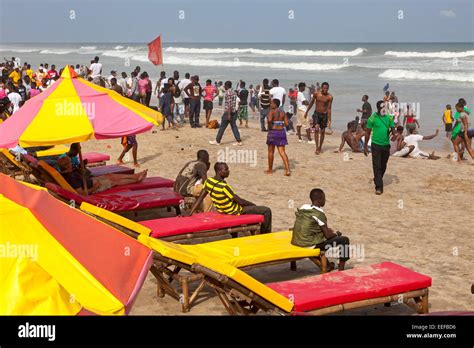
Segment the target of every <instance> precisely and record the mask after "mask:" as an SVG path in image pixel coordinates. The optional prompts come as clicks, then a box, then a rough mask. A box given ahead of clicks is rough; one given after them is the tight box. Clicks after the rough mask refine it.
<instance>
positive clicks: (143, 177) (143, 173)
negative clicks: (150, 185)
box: [138, 169, 148, 182]
mask: <svg viewBox="0 0 474 348" xmlns="http://www.w3.org/2000/svg"><path fill="white" fill-rule="evenodd" d="M147 174H148V169H146V170H144V171H143V172H140V173H138V182H142V181H143V180H145V178H146V176H147Z"/></svg>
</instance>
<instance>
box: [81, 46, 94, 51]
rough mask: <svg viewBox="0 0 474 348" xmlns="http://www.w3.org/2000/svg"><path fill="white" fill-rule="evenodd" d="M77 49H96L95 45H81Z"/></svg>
mask: <svg viewBox="0 0 474 348" xmlns="http://www.w3.org/2000/svg"><path fill="white" fill-rule="evenodd" d="M79 49H80V50H95V49H97V46H81V47H80V48H79Z"/></svg>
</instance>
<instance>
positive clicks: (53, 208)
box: [0, 174, 153, 315]
mask: <svg viewBox="0 0 474 348" xmlns="http://www.w3.org/2000/svg"><path fill="white" fill-rule="evenodd" d="M152 262H153V259H152V251H151V250H150V249H148V248H147V247H145V246H143V245H142V244H140V243H138V242H137V241H136V240H134V239H133V238H131V237H129V236H127V235H125V234H123V233H121V232H120V231H118V230H116V229H114V228H113V227H111V226H109V225H107V224H104V223H103V222H100V221H98V220H96V219H94V218H92V217H90V216H89V215H86V214H85V213H83V212H81V211H80V210H77V209H73V208H71V207H69V206H68V205H67V204H65V203H63V202H61V201H59V200H57V199H55V198H54V197H53V196H51V195H50V194H49V193H48V192H47V190H45V189H43V188H41V187H38V186H35V185H31V184H25V183H21V182H19V181H16V180H14V179H12V178H10V177H8V176H6V175H4V174H0V315H76V314H84V313H89V312H91V313H95V314H103V315H121V314H127V313H128V311H129V310H130V309H131V306H132V304H133V302H134V300H135V298H136V296H137V294H138V291H139V290H140V288H141V286H142V284H143V281H144V279H145V277H146V275H147V273H148V269H149V268H150V266H151V263H152Z"/></svg>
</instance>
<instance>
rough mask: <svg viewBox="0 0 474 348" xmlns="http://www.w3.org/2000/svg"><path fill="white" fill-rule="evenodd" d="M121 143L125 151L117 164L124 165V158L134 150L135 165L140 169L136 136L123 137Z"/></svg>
mask: <svg viewBox="0 0 474 348" xmlns="http://www.w3.org/2000/svg"><path fill="white" fill-rule="evenodd" d="M163 122H164V121H163ZM121 142H122V146H123V151H122V153H121V154H120V156H119V158H118V159H117V164H123V157H124V156H125V154H126V153H127V152H128V151H130V150H132V155H133V165H134V166H135V167H137V168H139V167H140V165H139V164H138V160H137V152H138V142H137V137H136V136H135V135H128V136H126V137H122V141H121Z"/></svg>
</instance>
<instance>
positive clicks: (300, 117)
mask: <svg viewBox="0 0 474 348" xmlns="http://www.w3.org/2000/svg"><path fill="white" fill-rule="evenodd" d="M304 114H305V111H302V110H299V109H298V111H297V113H296V116H297V119H296V127H302V128H303V129H307V128H308V121H309V120H308V117H306V118H304Z"/></svg>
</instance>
